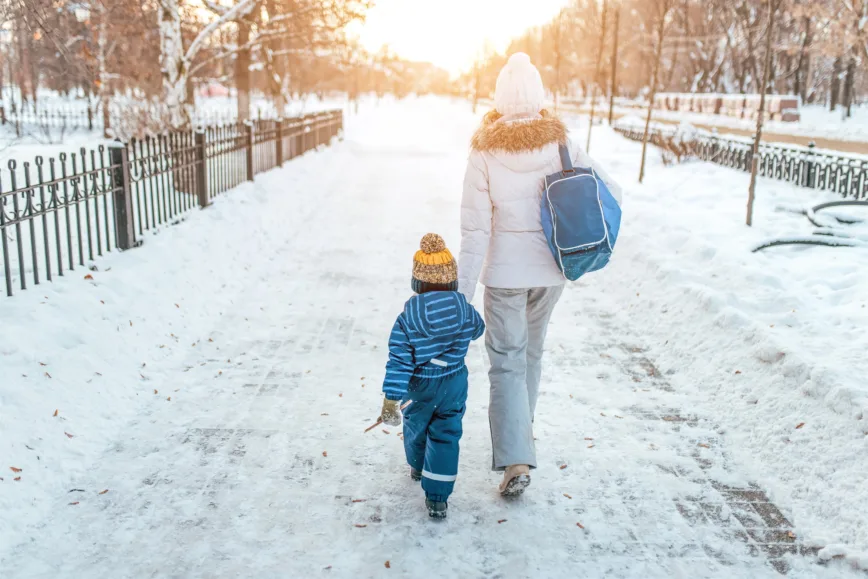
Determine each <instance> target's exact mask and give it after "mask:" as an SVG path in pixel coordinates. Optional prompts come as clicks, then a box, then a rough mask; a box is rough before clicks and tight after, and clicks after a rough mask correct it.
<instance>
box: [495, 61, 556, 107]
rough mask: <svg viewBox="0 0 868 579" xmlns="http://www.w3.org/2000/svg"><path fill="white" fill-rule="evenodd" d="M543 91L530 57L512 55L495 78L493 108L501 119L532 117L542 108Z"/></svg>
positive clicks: (544, 92)
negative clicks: (516, 116) (503, 117)
mask: <svg viewBox="0 0 868 579" xmlns="http://www.w3.org/2000/svg"><path fill="white" fill-rule="evenodd" d="M545 95H546V91H545V88H544V87H543V82H542V77H541V76H540V74H539V71H538V70H537V69H536V67H535V66H534V65H533V64H532V63H531V61H530V57H529V56H528V55H527V54H525V53H523V52H516V53H515V54H513V55H512V56H510V57H509V61H507V63H506V65H505V66H504V67H503V69H502V70H501V71H500V74H499V75H498V77H497V88H495V89H494V107H495V108H496V109H497V112H499V113H500V114H502V115H504V116H510V115H535V114H537V113H538V112H540V111H541V110H542V109H543V106H544V105H545Z"/></svg>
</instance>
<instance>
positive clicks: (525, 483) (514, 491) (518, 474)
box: [499, 464, 530, 497]
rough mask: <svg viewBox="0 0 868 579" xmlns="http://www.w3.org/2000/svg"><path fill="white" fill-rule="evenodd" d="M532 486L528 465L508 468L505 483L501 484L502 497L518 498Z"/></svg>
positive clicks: (504, 475) (505, 473)
mask: <svg viewBox="0 0 868 579" xmlns="http://www.w3.org/2000/svg"><path fill="white" fill-rule="evenodd" d="M529 486H530V467H529V466H528V465H526V464H513V465H511V466H508V467H506V472H504V473H503V482H502V483H500V487H499V490H500V495H501V496H503V497H517V496H519V495H521V494H522V493H523V492H524V491H525V489H527V487H529Z"/></svg>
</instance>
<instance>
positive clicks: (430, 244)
mask: <svg viewBox="0 0 868 579" xmlns="http://www.w3.org/2000/svg"><path fill="white" fill-rule="evenodd" d="M421 247H422V249H421V250H420V251H418V252H417V253H416V256H415V257H414V258H413V281H412V284H411V285H412V288H413V291H414V292H416V294H417V295H415V296H413V297H412V298H410V300H409V301H408V302H407V303H406V304H405V306H404V312H403V313H402V314H401V315H400V316H398V320H397V321H396V322H395V327H394V328H393V329H392V335H391V337H390V338H389V362H388V363H387V364H386V379H385V381H384V382H383V392H384V393H385V400H384V401H383V412H382V415H381V419H382V420H383V422H385V423H386V424H390V425H392V426H397V425H399V424H400V423H401V411H400V407H399V405H400V404H401V403H402V401H403V402H406V401H412V403H411V404H410V405H409V406H408V407H407V408H406V409H405V410H404V450H405V452H406V454H407V462H408V463H409V464H410V476H411V477H412V478H413V480H416V481H419V480H421V481H422V489H423V490H424V491H425V504H426V505H427V507H428V514H429V515H430V516H431V517H432V518H434V519H443V518H446V508H447V504H446V501H447V500H448V499H449V495H450V494H452V489H453V487H454V486H455V478H456V476H457V474H458V441H459V440H460V439H461V432H462V430H461V419H462V418H463V417H464V409H465V402H466V401H467V367H466V366H465V365H464V357H465V356H466V355H467V349H468V348H469V347H470V342H471V341H473V340H476V339H477V338H479V337H480V336H482V333H483V332H484V331H485V324H484V323H483V321H482V317H481V316H480V315H479V313H478V312H477V311H476V310H475V309H474V308H473V306H471V305H470V304H469V303H468V302H467V300H466V299H465V298H464V296H463V295H462V294H460V293H458V292H457V291H456V290H457V289H458V268H457V266H456V264H455V259H453V257H452V254H451V253H449V250H448V249H446V244H445V243H444V242H443V239H442V238H441V237H440V236H439V235H435V234H433V233H429V234H428V235H426V236H425V237H423V238H422V243H421Z"/></svg>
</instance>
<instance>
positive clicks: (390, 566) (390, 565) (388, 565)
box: [385, 561, 392, 569]
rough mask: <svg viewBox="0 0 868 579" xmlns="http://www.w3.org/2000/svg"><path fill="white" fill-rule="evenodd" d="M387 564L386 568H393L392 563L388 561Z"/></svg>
mask: <svg viewBox="0 0 868 579" xmlns="http://www.w3.org/2000/svg"><path fill="white" fill-rule="evenodd" d="M385 565H386V569H391V568H392V564H391V563H389V562H388V561H386V563H385Z"/></svg>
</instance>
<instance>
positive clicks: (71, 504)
mask: <svg viewBox="0 0 868 579" xmlns="http://www.w3.org/2000/svg"><path fill="white" fill-rule="evenodd" d="M77 504H78V501H75V502H74V503H69V505H70V506H75V505H77Z"/></svg>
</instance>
